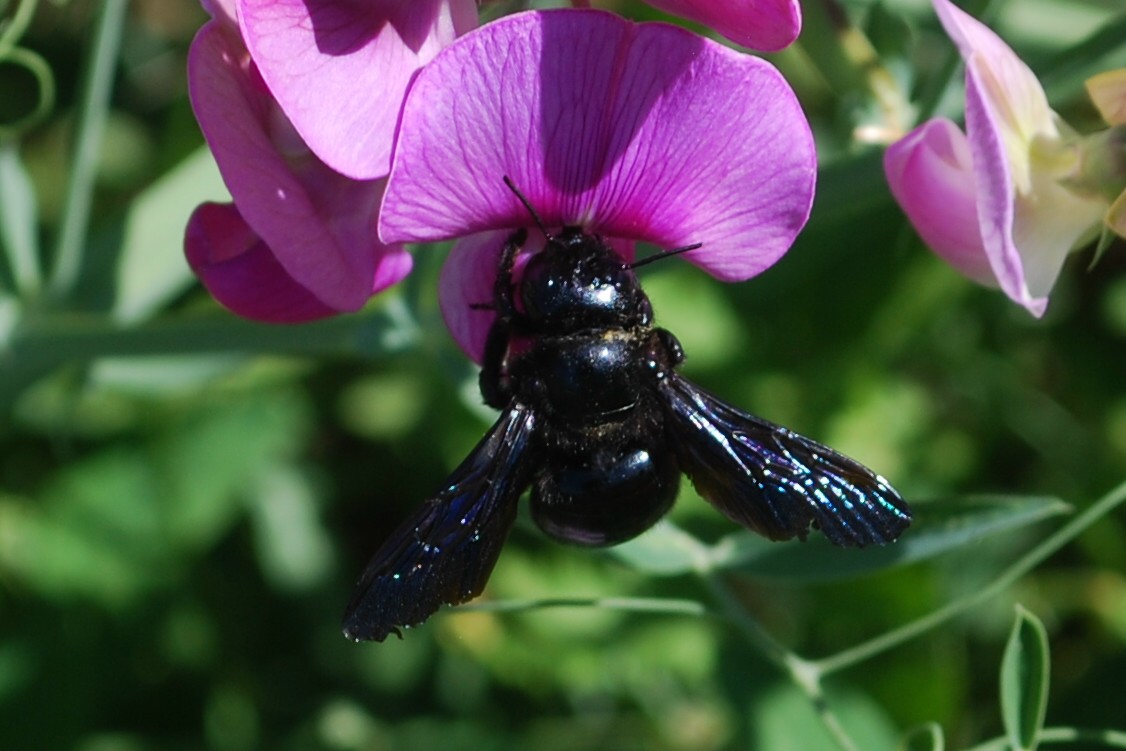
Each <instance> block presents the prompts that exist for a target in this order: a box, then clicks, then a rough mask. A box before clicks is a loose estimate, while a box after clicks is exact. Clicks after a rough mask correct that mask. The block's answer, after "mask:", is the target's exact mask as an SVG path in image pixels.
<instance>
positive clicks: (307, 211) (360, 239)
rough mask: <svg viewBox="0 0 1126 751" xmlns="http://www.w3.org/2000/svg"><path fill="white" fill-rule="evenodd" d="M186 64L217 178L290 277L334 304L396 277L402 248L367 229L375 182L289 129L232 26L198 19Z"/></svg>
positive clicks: (361, 296)
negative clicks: (330, 162) (323, 157)
mask: <svg viewBox="0 0 1126 751" xmlns="http://www.w3.org/2000/svg"><path fill="white" fill-rule="evenodd" d="M188 68H189V92H190V94H191V100H192V107H193V109H194V110H195V113H196V119H197V120H198V121H199V124H200V128H201V129H202V130H203V133H204V136H205V137H206V138H207V142H208V145H209V146H210V147H211V151H212V153H213V154H214V155H215V160H216V163H217V164H218V165H219V171H220V172H221V173H222V175H223V180H224V182H225V183H226V184H227V187H228V189H229V190H230V191H231V195H232V196H233V197H234V200H235V203H236V204H238V207H239V211H240V213H241V216H242V218H243V219H244V220H245V221H246V223H247V224H248V225H249V226H250V227H251V228H252V229H253V230H254V232H255V234H256V235H258V237H260V238H261V239H262V240H263V241H264V242H265V244H266V245H267V246H268V247H269V249H270V250H271V251H272V252H273V254H274V255H275V257H276V260H277V262H278V263H279V264H280V265H281V267H282V268H283V269H284V270H285V273H286V274H287V275H288V276H289V277H291V278H293V279H294V280H296V281H297V282H298V283H299V284H300V285H301V286H302V287H304V288H305V289H307V290H308V291H309V292H310V293H311V294H312V295H314V296H315V297H316V298H317V299H319V300H320V301H321V302H323V303H324V304H325V305H327V306H328V307H330V308H332V309H334V310H338V311H350V310H357V309H359V308H360V307H361V306H363V304H364V303H365V302H366V301H367V299H368V298H369V297H370V296H371V294H372V293H373V292H375V291H378V290H379V289H382V288H383V287H386V286H387V285H389V284H392V283H394V282H395V281H398V279H400V278H402V276H403V274H405V273H406V271H405V269H404V265H405V268H406V269H409V261H404V258H405V256H404V255H403V251H402V249H401V248H397V247H389V246H385V245H383V244H382V243H380V242H379V241H378V239H377V237H376V235H375V215H376V210H377V208H378V205H379V201H380V199H381V197H382V193H383V186H384V181H363V182H361V181H355V180H349V179H348V178H345V177H343V176H341V175H339V174H337V173H335V172H333V171H332V170H330V169H329V168H328V167H326V166H325V165H323V164H322V163H320V162H319V161H318V160H317V159H316V158H315V157H313V156H312V155H311V154H309V153H308V150H307V149H306V148H305V146H304V144H302V143H300V142H299V141H298V140H297V139H296V138H292V137H291V136H289V134H288V130H289V126H288V123H287V122H285V120H284V117H282V116H281V113H280V112H279V111H278V109H277V107H276V105H275V104H274V102H273V100H272V99H271V98H270V95H269V92H268V91H267V90H266V89H265V87H264V86H263V85H262V82H261V80H260V79H258V78H257V76H256V74H255V71H254V68H253V65H252V64H251V63H249V61H248V59H247V57H246V52H245V50H243V49H242V47H241V42H240V40H239V39H238V36H237V34H236V33H234V32H233V31H230V30H228V29H226V28H224V27H223V26H222V25H221V24H220V23H219V22H217V21H211V22H209V23H208V24H206V25H205V26H204V27H203V28H202V29H201V30H200V32H199V34H198V35H197V36H196V39H195V40H194V41H193V42H192V47H191V50H190V52H189V59H188Z"/></svg>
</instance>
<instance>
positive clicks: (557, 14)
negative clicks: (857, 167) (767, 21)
mask: <svg viewBox="0 0 1126 751" xmlns="http://www.w3.org/2000/svg"><path fill="white" fill-rule="evenodd" d="M733 92H737V94H733ZM505 175H508V176H510V177H511V178H512V179H513V181H514V182H515V184H516V185H517V186H518V187H519V188H520V190H521V191H523V193H524V194H525V195H526V196H527V197H528V199H529V200H530V201H531V203H532V205H533V206H535V208H536V209H537V211H538V212H539V213H540V214H541V216H543V218H544V221H545V222H546V223H547V224H548V226H549V227H559V226H562V225H578V226H583V227H586V228H588V229H590V230H592V231H595V232H599V233H601V234H604V235H608V236H614V237H618V238H624V239H628V240H643V241H647V242H651V243H654V244H656V245H658V246H661V247H665V248H671V247H678V246H683V245H689V244H692V243H702V244H703V247H702V248H701V249H700V250H699V251H696V252H694V253H692V254H691V255H690V256H689V257H688V258H689V260H691V261H692V262H693V263H696V264H697V265H699V266H701V267H703V268H704V269H705V270H707V271H708V272H709V273H711V274H713V275H714V276H717V277H719V278H721V279H724V280H728V281H733V280H739V279H746V278H748V277H751V276H754V275H755V274H758V273H760V272H761V271H763V270H764V269H766V268H767V267H769V266H770V265H771V264H773V263H774V262H775V261H776V260H777V259H778V258H779V257H781V255H782V254H783V253H785V251H786V250H787V249H788V248H789V247H790V244H791V243H792V242H793V239H794V237H795V236H796V235H797V233H798V231H799V230H800V229H801V228H802V226H803V225H804V224H805V221H806V219H807V218H808V216H809V209H810V205H811V203H812V199H813V184H814V179H815V176H816V157H815V153H814V149H813V139H812V136H811V135H810V132H809V126H808V123H807V122H806V120H805V117H804V115H803V114H802V111H801V108H800V106H799V105H798V103H797V100H796V98H795V97H794V94H793V91H792V90H791V89H790V87H789V85H788V84H787V83H786V82H785V80H783V78H782V77H781V75H779V73H778V72H777V71H776V70H775V69H774V68H773V67H772V66H770V65H769V64H768V63H766V62H764V61H762V60H761V59H758V58H755V57H752V56H749V55H744V54H740V53H737V52H735V51H734V50H731V49H728V48H726V47H724V46H722V45H719V44H716V43H714V42H711V41H708V40H705V39H703V38H701V37H699V36H697V35H695V34H692V33H690V32H688V31H685V30H684V29H681V28H678V27H673V26H667V25H664V24H634V23H631V22H629V21H625V20H623V19H621V18H619V17H617V16H614V15H612V14H609V13H604V12H601V11H591V10H562V11H542V12H530V13H522V14H517V15H513V16H508V17H505V18H502V19H501V20H499V21H496V22H494V23H491V24H488V25H487V26H485V27H483V28H481V29H479V30H478V31H476V32H474V33H472V34H469V35H466V36H465V37H463V38H462V39H460V40H458V42H456V43H455V44H454V45H453V46H451V47H450V48H448V49H447V50H445V51H444V52H443V53H442V54H440V55H439V56H438V57H437V58H435V60H434V61H433V62H432V63H431V64H430V65H428V66H427V67H426V68H425V69H423V71H422V72H421V73H420V74H419V77H418V80H417V81H416V83H415V86H414V87H413V88H412V90H411V94H410V96H409V97H408V100H407V104H406V107H405V109H404V113H403V121H402V125H401V131H400V141H399V145H398V146H397V152H396V157H395V163H394V165H393V166H392V173H391V177H390V180H389V183H388V189H387V195H386V198H385V200H384V204H383V209H382V216H381V223H380V232H381V234H382V236H383V238H384V240H385V241H434V240H440V239H447V238H451V237H459V236H463V235H468V234H472V233H475V232H481V231H485V230H490V229H500V228H506V227H519V226H530V225H531V224H532V222H531V219H530V218H529V216H528V212H527V210H526V209H525V208H524V207H523V206H522V205H521V204H520V202H519V201H517V200H516V198H515V197H514V196H513V194H512V193H511V192H510V191H509V190H508V188H507V187H506V186H505V185H504V183H503V181H502V178H503V177H504V176H505Z"/></svg>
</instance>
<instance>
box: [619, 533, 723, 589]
mask: <svg viewBox="0 0 1126 751" xmlns="http://www.w3.org/2000/svg"><path fill="white" fill-rule="evenodd" d="M609 552H610V554H611V555H613V556H614V557H615V558H617V559H618V560H620V561H622V562H623V563H625V564H626V565H628V566H630V567H632V568H634V569H637V570H638V571H644V572H645V573H647V574H652V575H654V576H677V575H679V574H687V573H689V572H690V571H702V570H707V569H708V568H710V559H711V549H710V548H709V547H708V546H707V545H705V544H704V543H702V542H700V541H699V540H697V539H696V538H695V537H693V536H692V535H690V534H688V533H687V532H685V531H684V530H682V529H681V528H680V527H678V526H676V525H675V524H673V523H672V522H670V521H662V522H660V523H659V524H657V525H656V526H654V527H653V528H652V529H650V530H649V531H648V532H646V533H645V534H643V535H641V536H640V537H637V538H635V539H633V540H630V541H629V542H627V543H625V544H623V545H618V546H617V547H614V548H611V549H610V551H609Z"/></svg>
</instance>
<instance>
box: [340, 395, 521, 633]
mask: <svg viewBox="0 0 1126 751" xmlns="http://www.w3.org/2000/svg"><path fill="white" fill-rule="evenodd" d="M534 428H535V414H534V413H533V412H532V410H530V409H529V408H527V407H525V406H523V405H521V404H518V403H515V402H514V403H512V404H510V405H509V407H508V408H507V409H506V410H505V412H504V414H502V415H501V417H500V419H499V420H497V422H496V424H495V425H493V427H492V428H491V429H490V430H489V432H488V434H487V435H486V436H485V437H484V438H482V439H481V442H480V443H478V444H477V446H476V447H475V448H474V449H473V451H472V452H471V453H470V454H469V456H468V457H466V459H465V461H463V462H462V463H461V465H460V466H459V467H458V468H457V469H455V470H454V472H453V474H451V475H450V477H449V479H447V480H446V485H445V487H444V488H443V489H442V490H441V492H439V493H438V494H437V495H435V496H434V497H433V498H430V499H429V500H427V501H426V502H425V503H424V504H423V505H422V507H421V508H420V509H419V510H418V511H416V512H415V513H414V514H413V515H412V516H410V517H408V518H407V519H406V521H404V522H403V523H402V525H401V526H400V527H399V528H398V529H397V530H395V532H394V534H392V535H391V537H390V538H388V540H387V541H386V542H385V543H383V546H382V547H381V548H380V549H379V550H378V551H377V552H376V553H375V555H374V556H373V557H372V559H371V562H370V563H368V566H367V568H366V569H365V570H364V573H363V575H362V576H361V577H360V580H359V582H358V583H357V584H356V588H355V590H354V593H353V595H352V601H351V602H350V603H349V604H348V609H347V611H345V614H344V635H345V636H347V637H348V638H349V639H353V640H355V641H361V640H365V639H368V640H375V641H383V640H384V639H385V638H387V635H388V634H390V633H392V632H393V633H396V634H398V633H399V628H401V627H409V626H416V625H418V624H419V623H422V622H423V621H424V620H426V619H427V618H429V617H430V616H431V615H433V613H434V611H436V610H437V609H438V608H439V607H441V606H442V605H443V604H449V605H456V604H458V603H462V602H465V601H466V600H470V599H472V598H474V597H476V596H477V595H479V594H480V593H481V590H482V589H484V588H485V582H486V581H487V580H488V578H489V574H491V573H492V571H493V566H494V565H495V564H496V562H497V557H498V556H499V555H500V549H501V546H503V545H504V541H505V538H506V537H507V536H508V531H509V529H510V528H511V527H512V522H513V520H514V519H515V517H516V503H517V501H518V500H519V499H520V494H521V493H522V492H523V490H524V488H525V487H526V486H527V484H528V482H529V477H530V475H531V472H532V471H533V470H534V468H535V466H534V465H535V462H533V461H531V460H530V458H529V456H528V454H529V452H530V451H531V450H532V448H533V446H532V444H533V435H534Z"/></svg>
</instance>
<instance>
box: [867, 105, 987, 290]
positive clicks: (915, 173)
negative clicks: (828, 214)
mask: <svg viewBox="0 0 1126 751" xmlns="http://www.w3.org/2000/svg"><path fill="white" fill-rule="evenodd" d="M884 172H885V173H886V175H887V180H888V185H889V186H890V187H891V192H892V195H894V196H895V200H896V201H897V202H898V203H899V205H900V207H902V209H903V212H904V213H905V214H907V217H908V218H909V219H910V220H911V224H913V225H914V226H915V229H916V230H917V231H918V233H919V236H920V237H922V238H923V242H925V243H926V244H927V246H928V247H930V249H931V250H933V251H934V252H935V253H937V254H938V255H939V256H940V257H941V258H942V259H943V260H945V261H946V262H947V263H949V264H950V265H951V266H953V267H954V268H955V269H957V270H958V271H960V272H962V273H963V274H965V275H966V276H968V277H969V278H970V279H973V280H974V281H976V282H978V283H981V284H988V285H991V286H996V285H997V279H996V277H995V276H994V275H993V270H992V267H991V266H990V263H989V258H988V257H987V256H986V255H985V246H984V245H983V244H982V241H981V232H980V230H979V229H978V220H977V190H976V189H975V187H974V173H973V161H972V158H971V156H970V147H969V143H968V142H967V141H966V136H965V134H964V133H962V131H961V130H959V129H958V126H957V125H955V124H954V123H952V122H950V121H949V120H945V119H935V120H928V121H927V122H925V123H923V124H922V125H920V126H919V127H918V128H916V129H915V130H913V131H912V132H910V133H908V134H907V135H906V136H905V137H904V138H902V139H900V140H899V141H897V142H896V143H894V144H892V145H891V146H890V147H888V150H887V151H886V152H885V153H884Z"/></svg>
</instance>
